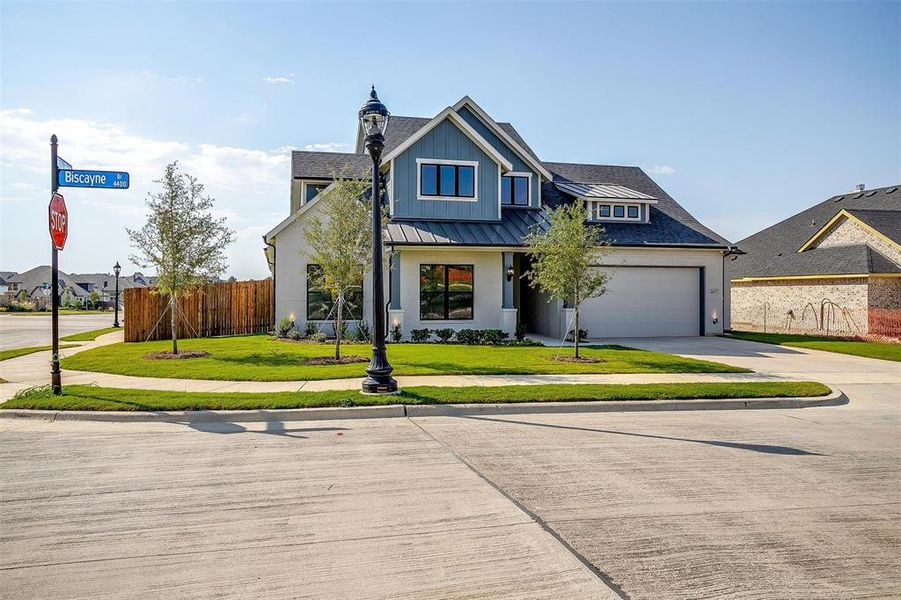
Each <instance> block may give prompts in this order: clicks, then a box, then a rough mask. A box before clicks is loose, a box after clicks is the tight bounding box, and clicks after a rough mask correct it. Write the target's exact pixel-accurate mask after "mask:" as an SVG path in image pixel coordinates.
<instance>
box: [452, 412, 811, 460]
mask: <svg viewBox="0 0 901 600" xmlns="http://www.w3.org/2000/svg"><path fill="white" fill-rule="evenodd" d="M461 418H463V419H475V420H477V421H495V422H497V423H510V424H513V425H529V426H532V427H548V428H550V429H569V430H571V431H588V432H591V433H606V434H610V435H624V436H629V437H640V438H650V439H655V440H670V441H674V442H691V443H694V444H706V445H708V446H718V447H720V448H734V449H736V450H750V451H752V452H762V453H764V454H781V455H783V456H823V455H822V454H820V453H818V452H808V451H807V450H802V449H801V448H792V447H791V446H773V445H769V444H746V443H743V442H724V441H722V440H696V439H692V438H679V437H670V436H666V435H653V434H650V433H633V432H631V431H615V430H612V429H591V428H589V427H575V426H572V425H552V424H550V423H535V422H533V421H513V420H510V419H497V418H493V417H476V416H464V417H461Z"/></svg>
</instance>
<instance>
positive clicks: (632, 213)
mask: <svg viewBox="0 0 901 600" xmlns="http://www.w3.org/2000/svg"><path fill="white" fill-rule="evenodd" d="M626 214H627V215H628V216H629V218H630V219H637V218H638V207H637V206H635V205H630V206H627V207H626Z"/></svg>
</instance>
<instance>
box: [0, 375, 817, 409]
mask: <svg viewBox="0 0 901 600" xmlns="http://www.w3.org/2000/svg"><path fill="white" fill-rule="evenodd" d="M829 392H830V389H829V388H828V387H827V386H825V385H823V384H821V383H815V382H810V381H802V382H795V381H791V382H781V381H780V382H753V383H669V384H629V385H624V384H573V385H567V384H549V385H509V386H499V387H431V386H419V387H409V388H405V389H404V390H403V391H402V392H401V393H400V394H398V395H393V396H364V395H362V394H360V393H359V392H358V391H356V390H347V391H341V390H333V391H322V392H273V393H259V394H254V393H241V392H233V393H228V392H164V391H157V390H134V389H115V388H103V387H95V386H85V385H73V386H66V387H64V388H63V394H62V395H61V396H54V395H53V394H52V393H50V390H49V389H47V388H33V389H31V390H26V391H24V392H20V393H19V394H18V395H16V396H15V397H14V398H12V399H11V400H9V401H7V402H5V403H3V404H0V409H13V408H20V409H21V408H27V409H41V410H114V411H115V410H122V411H160V410H163V411H182V410H254V409H277V408H317V407H347V406H379V405H386V404H469V403H474V404H481V403H516V402H585V401H588V402H592V401H597V402H604V401H612V400H670V399H672V400H675V399H682V400H685V399H696V398H710V399H714V398H780V397H791V398H798V397H811V396H823V395H826V394H828V393H829Z"/></svg>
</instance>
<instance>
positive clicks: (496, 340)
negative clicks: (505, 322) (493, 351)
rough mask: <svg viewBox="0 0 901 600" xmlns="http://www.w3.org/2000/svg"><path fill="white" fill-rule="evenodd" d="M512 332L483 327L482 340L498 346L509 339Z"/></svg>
mask: <svg viewBox="0 0 901 600" xmlns="http://www.w3.org/2000/svg"><path fill="white" fill-rule="evenodd" d="M508 337H510V334H509V333H507V332H506V331H503V330H500V329H483V330H482V341H483V342H484V343H486V344H490V345H492V346H498V345H500V344H503V343H504V342H506V341H507V338H508Z"/></svg>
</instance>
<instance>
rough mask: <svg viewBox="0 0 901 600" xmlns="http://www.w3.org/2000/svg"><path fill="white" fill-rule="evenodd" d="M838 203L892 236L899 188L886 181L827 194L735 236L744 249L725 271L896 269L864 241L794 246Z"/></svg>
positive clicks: (899, 211)
mask: <svg viewBox="0 0 901 600" xmlns="http://www.w3.org/2000/svg"><path fill="white" fill-rule="evenodd" d="M842 209H845V210H847V211H848V212H850V213H851V214H854V215H855V216H856V217H858V218H859V219H861V220H862V221H864V222H866V223H868V224H869V225H871V226H872V227H875V228H876V229H878V230H879V231H880V232H882V233H883V234H884V235H886V236H888V237H890V238H892V239H895V240H896V241H897V240H898V237H897V236H898V230H899V228H901V189H899V187H898V186H891V187H885V188H879V189H875V190H869V191H866V192H852V193H848V194H841V195H838V196H833V197H832V198H829V199H828V200H825V201H823V202H821V203H819V204H817V205H815V206H812V207H810V208H808V209H807V210H804V211H801V212H800V213H798V214H796V215H794V216H791V217H789V218H788V219H785V220H784V221H781V222H779V223H776V224H775V225H773V226H772V227H767V228H766V229H764V230H763V231H760V232H758V233H755V234H754V235H752V236H750V237H748V238H745V239H743V240H741V241H740V242H738V246H739V247H740V248H741V249H742V250H744V251H745V252H747V254H746V255H744V256H739V257H738V258H737V259H736V260H734V261H730V262H729V263H727V264H728V266H729V276H730V277H732V278H738V277H778V276H783V275H842V274H853V273H897V272H901V265H897V264H895V263H893V262H892V261H891V260H889V259H888V258H886V257H885V256H883V255H882V254H880V253H878V252H877V251H875V250H872V249H870V248H868V247H866V246H865V245H863V244H861V245H859V246H844V247H835V246H832V247H827V248H813V249H810V250H805V251H804V252H798V249H799V248H800V247H801V246H803V245H804V243H805V242H806V241H807V240H809V239H810V238H811V237H813V235H814V234H815V233H817V232H818V231H819V230H820V229H822V228H823V226H824V225H826V223H828V222H829V220H830V219H832V218H833V217H834V216H835V215H836V214H838V213H839V211H841V210H842Z"/></svg>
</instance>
